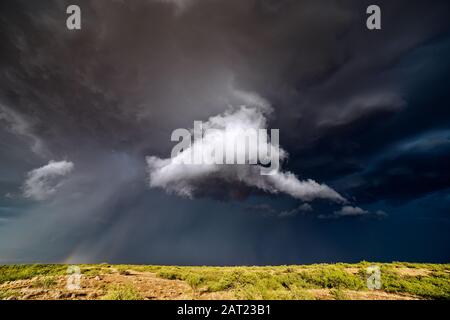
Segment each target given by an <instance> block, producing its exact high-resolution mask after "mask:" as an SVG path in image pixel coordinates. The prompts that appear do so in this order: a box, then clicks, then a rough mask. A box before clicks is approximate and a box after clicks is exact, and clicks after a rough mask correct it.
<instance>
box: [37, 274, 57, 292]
mask: <svg viewBox="0 0 450 320" xmlns="http://www.w3.org/2000/svg"><path fill="white" fill-rule="evenodd" d="M56 283H57V282H56V280H55V278H54V277H53V276H46V277H42V276H40V277H39V278H37V279H36V280H34V282H33V287H35V288H46V289H48V288H51V287H53V286H55V285H56Z"/></svg>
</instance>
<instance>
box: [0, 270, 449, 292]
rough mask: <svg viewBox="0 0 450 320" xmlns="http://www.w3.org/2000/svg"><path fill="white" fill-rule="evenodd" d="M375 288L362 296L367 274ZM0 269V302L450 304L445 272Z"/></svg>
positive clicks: (447, 275) (447, 276) (366, 289)
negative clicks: (77, 274) (376, 277)
mask: <svg viewBox="0 0 450 320" xmlns="http://www.w3.org/2000/svg"><path fill="white" fill-rule="evenodd" d="M372 265H375V266H378V267H379V268H380V271H381V287H380V289H379V290H369V289H368V287H367V278H368V273H367V268H368V267H369V266H372ZM79 267H80V271H81V278H80V288H79V289H68V288H67V282H68V275H67V268H68V265H5V266H0V299H44V300H46V299H54V300H58V299H83V300H84V299H111V300H129V299H132V300H140V299H269V300H271V299H338V300H342V299H355V300H356V299H364V300H379V299H447V300H448V299H450V264H418V263H400V262H394V263H369V262H361V263H358V264H344V263H337V264H314V265H292V266H266V267H206V266H198V267H178V266H146V265H109V264H99V265H79Z"/></svg>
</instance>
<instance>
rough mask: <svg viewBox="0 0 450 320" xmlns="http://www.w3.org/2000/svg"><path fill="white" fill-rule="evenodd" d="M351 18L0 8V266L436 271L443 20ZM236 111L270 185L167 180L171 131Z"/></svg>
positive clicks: (447, 118)
mask: <svg viewBox="0 0 450 320" xmlns="http://www.w3.org/2000/svg"><path fill="white" fill-rule="evenodd" d="M69 4H77V5H79V6H80V8H81V11H82V29H81V30H78V31H77V30H67V28H66V18H67V14H66V7H67V6H68V5H69ZM370 4H373V3H372V2H371V1H365V0H364V1H359V0H344V1H331V0H323V1H315V0H304V1H296V0H280V1H273V0H248V1H241V0H231V1H230V0H211V1H209V0H204V1H202V0H186V1H182V0H136V1H128V2H127V1H119V0H117V1H111V0H98V1H88V0H76V1H66V0H62V1H56V0H43V1H25V0H6V1H2V2H1V3H0V262H12V261H25V262H26V261H56V262H61V261H70V262H75V263H76V262H79V261H81V262H94V261H98V262H103V261H106V260H108V261H110V262H117V261H122V262H127V263H128V262H142V263H175V264H206V263H212V264H233V263H234V264H240V263H249V264H261V263H283V264H286V263H303V262H317V261H337V260H352V261H355V260H362V259H366V260H369V259H371V258H373V259H376V260H377V261H382V260H389V259H394V260H402V259H406V260H420V261H425V260H426V261H430V260H431V261H441V262H442V261H447V262H448V259H449V258H450V257H449V255H448V252H450V250H449V247H448V243H450V241H449V238H448V222H445V221H448V189H449V188H450V184H449V181H450V173H449V166H448V163H449V161H450V148H449V144H448V141H449V140H448V139H449V135H448V132H449V130H450V108H449V107H448V106H449V101H450V96H449V93H448V88H447V87H448V83H449V81H450V63H449V61H448V56H449V55H450V19H449V14H448V12H450V3H449V2H448V1H445V0H442V1H441V0H436V1H432V2H430V1H425V0H414V1H384V0H380V1H378V2H377V4H378V5H379V6H380V7H381V9H382V19H383V23H382V26H383V28H382V30H376V31H369V30H367V28H366V27H365V23H366V17H367V15H366V8H367V6H368V5H370ZM241 106H246V108H247V109H248V110H253V111H252V112H253V113H252V114H250V116H257V117H258V116H259V117H260V120H261V121H262V122H261V123H257V124H255V126H256V127H260V126H262V127H264V128H279V129H280V146H281V147H282V150H283V152H285V157H284V161H283V162H282V163H281V164H282V166H281V167H280V170H279V171H278V172H277V173H276V174H275V175H273V176H261V175H260V174H259V170H258V167H257V166H253V167H250V166H244V167H239V166H231V167H228V166H224V167H215V166H212V167H208V168H206V167H201V168H200V169H201V170H200V172H194V171H192V170H181V172H178V171H176V170H175V169H176V168H174V167H173V166H172V165H171V163H170V153H171V150H172V148H173V146H174V142H173V141H171V139H170V137H171V133H172V132H173V130H175V129H177V128H188V129H190V128H192V125H193V123H194V121H204V122H208V120H209V119H214V118H215V117H216V119H217V118H221V119H225V118H226V117H225V116H224V115H226V114H227V112H229V113H228V114H229V115H230V116H231V115H233V114H239V111H236V110H242V109H240V108H241ZM227 110H234V111H232V112H231V111H227ZM234 112H237V113H234ZM261 117H262V118H261ZM64 159H66V160H64ZM52 160H55V161H56V162H51V161H52ZM60 161H62V162H60ZM57 164H60V165H61V166H58V165H57ZM71 164H73V168H72V166H71ZM56 167H57V168H56ZM54 169H55V170H54ZM197 169H199V168H197ZM256 171H257V172H256ZM163 173H164V174H163ZM54 178H55V179H57V180H55V181H54V180H53V179H54ZM60 179H62V180H61V181H60ZM50 180H51V181H50ZM62 181H63V183H61V182H62ZM24 183H25V184H24ZM154 187H157V188H154ZM166 191H170V192H172V194H166ZM173 193H174V194H173ZM180 194H182V195H185V196H187V198H183V197H179V196H177V195H180ZM344 199H345V200H344ZM36 200H39V201H36ZM217 200H220V201H217ZM305 201H307V202H308V204H305ZM263 207H264V208H265V209H262V208H263ZM249 208H260V210H253V209H249ZM268 208H269V209H268ZM350 208H353V209H350ZM359 208H360V209H359ZM428 208H433V210H432V212H428ZM250 212H254V213H256V214H249V213H250ZM258 212H259V213H261V214H258ZM264 212H266V213H268V214H264ZM377 212H378V213H380V214H379V215H378V214H377ZM383 212H386V213H388V215H387V214H382V213H383ZM282 213H284V214H282ZM280 214H281V215H282V216H284V218H285V219H280ZM363 216H364V217H367V216H373V217H376V216H380V217H381V216H383V217H385V219H360V218H361V217H363ZM320 217H333V218H332V219H317V218H320ZM338 218H339V219H338ZM424 221H426V222H424ZM399 226H403V227H402V231H401V232H400V231H399ZM368 234H370V235H371V236H370V237H368V236H367V235H368ZM350 235H351V236H350ZM379 235H383V237H381V236H379ZM143 243H145V244H146V245H145V246H143V245H142V244H143ZM412 244H414V246H413V245H412ZM431 246H433V250H430V247H431ZM367 247H370V248H371V250H367V249H366V248H367ZM413 248H414V250H413Z"/></svg>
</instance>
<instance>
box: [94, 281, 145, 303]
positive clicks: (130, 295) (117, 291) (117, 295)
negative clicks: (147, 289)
mask: <svg viewBox="0 0 450 320" xmlns="http://www.w3.org/2000/svg"><path fill="white" fill-rule="evenodd" d="M102 299H103V300H142V296H141V295H140V294H139V291H137V290H136V288H134V287H133V286H131V285H117V286H113V287H111V288H110V289H109V290H108V293H107V294H106V295H105V296H103V298H102Z"/></svg>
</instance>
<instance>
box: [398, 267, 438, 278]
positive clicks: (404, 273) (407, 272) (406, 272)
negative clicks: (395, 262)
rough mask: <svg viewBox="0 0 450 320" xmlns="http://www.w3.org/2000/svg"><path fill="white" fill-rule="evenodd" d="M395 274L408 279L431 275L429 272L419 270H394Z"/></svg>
mask: <svg viewBox="0 0 450 320" xmlns="http://www.w3.org/2000/svg"><path fill="white" fill-rule="evenodd" d="M395 272H397V273H398V274H400V275H402V276H410V277H417V276H421V277H423V276H427V275H429V274H430V273H431V271H430V270H427V269H419V268H395Z"/></svg>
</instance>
